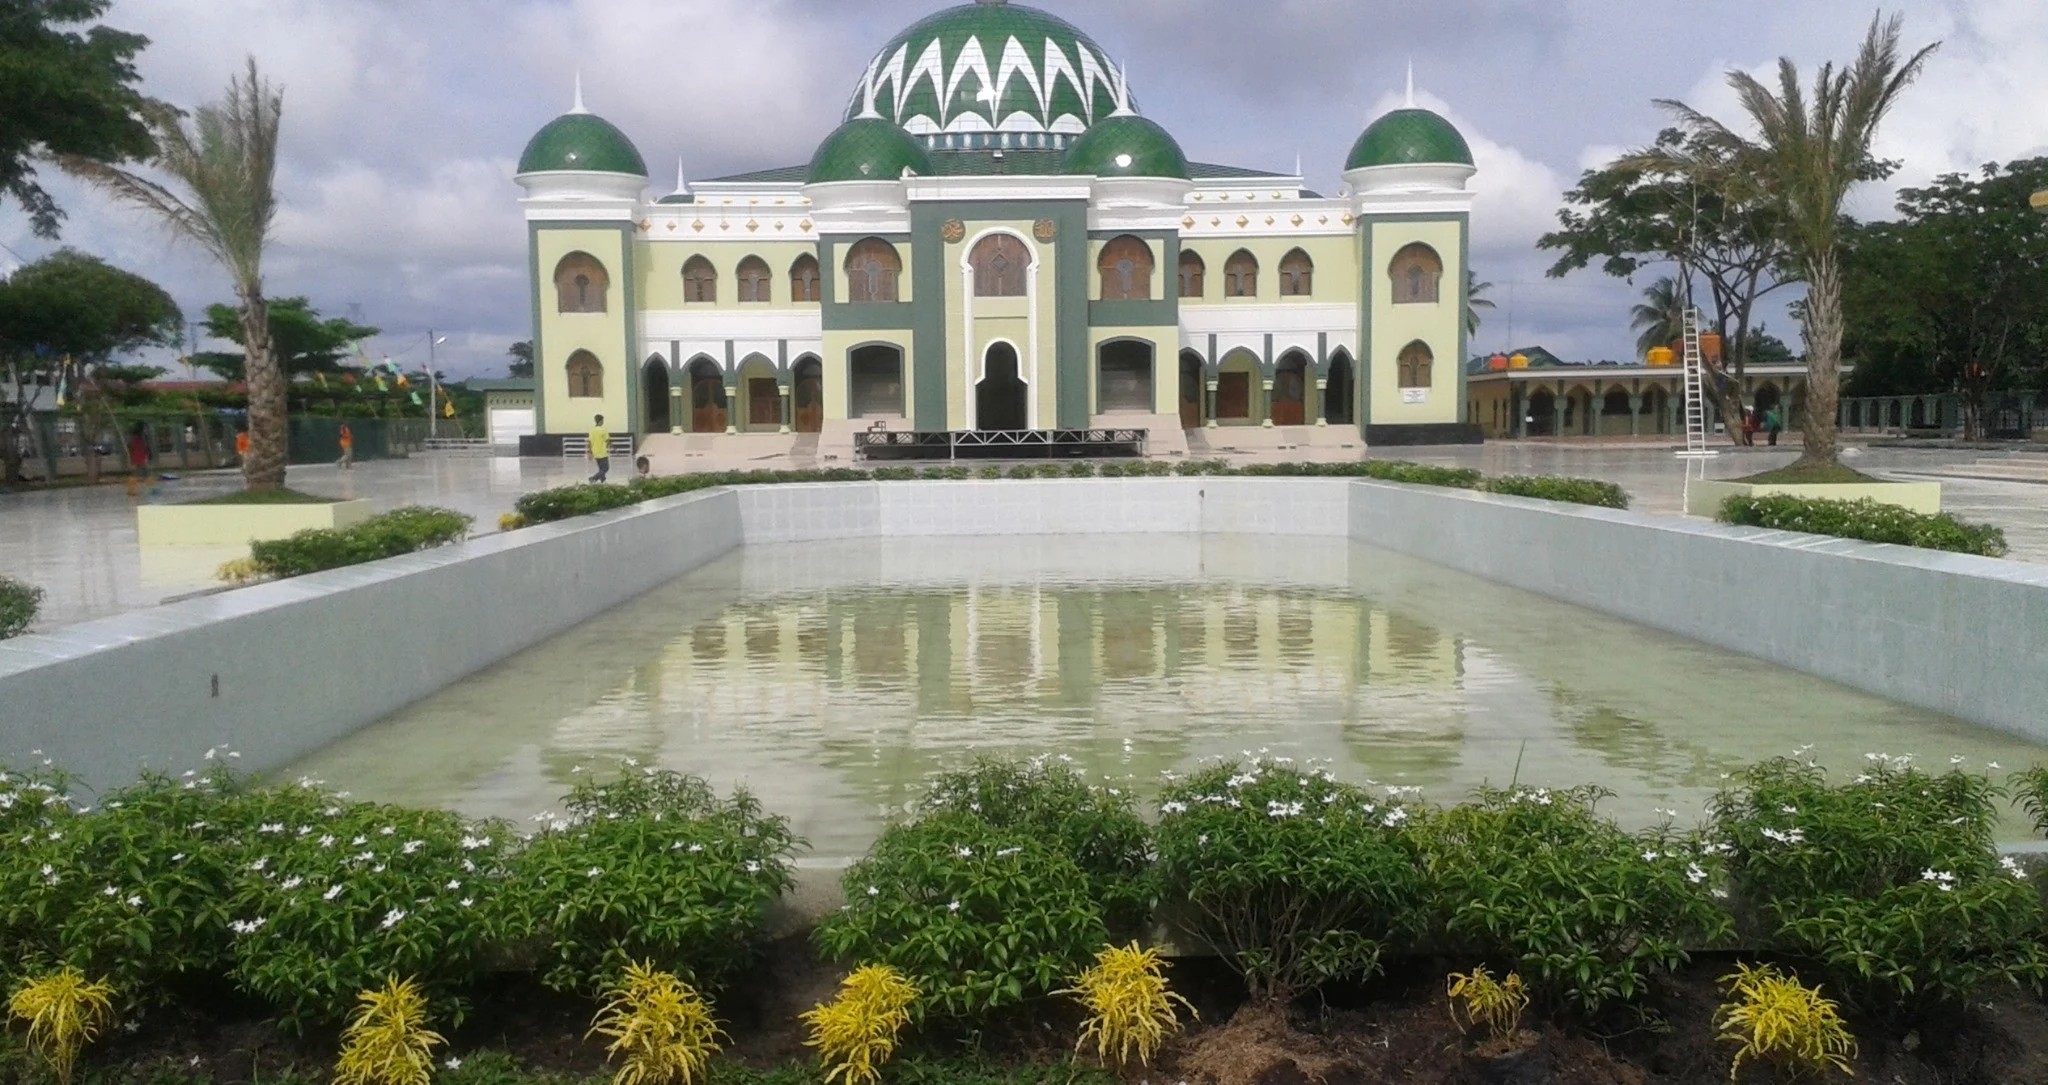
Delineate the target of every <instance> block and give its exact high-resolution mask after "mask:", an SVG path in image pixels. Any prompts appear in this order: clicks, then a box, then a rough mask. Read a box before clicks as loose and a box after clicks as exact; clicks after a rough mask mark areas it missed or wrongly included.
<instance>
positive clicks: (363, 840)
mask: <svg viewBox="0 0 2048 1085" xmlns="http://www.w3.org/2000/svg"><path fill="white" fill-rule="evenodd" d="M369 842H370V838H369V837H367V836H359V837H356V838H355V839H354V840H351V841H349V846H350V847H356V848H360V847H362V846H363V845H364V844H367V843H369Z"/></svg>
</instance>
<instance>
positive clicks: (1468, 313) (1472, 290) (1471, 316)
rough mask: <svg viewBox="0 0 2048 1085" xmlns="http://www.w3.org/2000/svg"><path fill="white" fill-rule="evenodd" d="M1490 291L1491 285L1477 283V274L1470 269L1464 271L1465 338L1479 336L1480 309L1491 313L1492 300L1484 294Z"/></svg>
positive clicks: (1492, 307)
mask: <svg viewBox="0 0 2048 1085" xmlns="http://www.w3.org/2000/svg"><path fill="white" fill-rule="evenodd" d="M1491 289H1493V284H1492V283H1482V282H1480V281H1479V273H1478V272H1476V271H1473V270H1471V269H1470V268H1467V269H1466V270H1465V334H1466V335H1467V336H1473V335H1478V334H1479V311H1480V310H1481V309H1484V310H1486V311H1487V312H1489V313H1490V312H1492V311H1493V309H1494V305H1493V299H1492V298H1489V297H1487V296H1486V292H1487V291H1489V290H1491Z"/></svg>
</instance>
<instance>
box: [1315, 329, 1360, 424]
mask: <svg viewBox="0 0 2048 1085" xmlns="http://www.w3.org/2000/svg"><path fill="white" fill-rule="evenodd" d="M1356 398H1358V389H1357V386H1356V385H1355V384H1354V383H1353V379H1352V370H1351V354H1350V352H1349V351H1346V350H1344V349H1343V348H1341V347H1340V348H1338V350H1337V352H1336V353H1334V354H1332V355H1330V377H1329V380H1328V382H1327V386H1326V388H1325V390H1324V392H1323V417H1324V418H1327V419H1329V420H1330V424H1331V425H1333V426H1348V425H1350V424H1351V421H1352V415H1351V403H1352V401H1353V400H1354V399H1356Z"/></svg>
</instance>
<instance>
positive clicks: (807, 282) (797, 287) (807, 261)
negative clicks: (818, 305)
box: [789, 253, 818, 301]
mask: <svg viewBox="0 0 2048 1085" xmlns="http://www.w3.org/2000/svg"><path fill="white" fill-rule="evenodd" d="M789 300H791V301H817V300H818V258H817V257H815V256H812V255H811V254H810V253H805V254H803V255H802V256H799V257H797V258H796V263H794V264H791V265H789Z"/></svg>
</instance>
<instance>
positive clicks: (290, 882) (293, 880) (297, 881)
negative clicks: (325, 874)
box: [279, 874, 306, 889]
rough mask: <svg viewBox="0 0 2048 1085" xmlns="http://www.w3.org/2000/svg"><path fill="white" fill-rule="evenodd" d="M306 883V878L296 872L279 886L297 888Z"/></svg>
mask: <svg viewBox="0 0 2048 1085" xmlns="http://www.w3.org/2000/svg"><path fill="white" fill-rule="evenodd" d="M304 884H306V879H304V878H301V877H299V876H298V875H297V874H294V875H292V876H291V877H289V878H286V879H285V880H284V882H283V884H282V885H281V886H280V887H279V888H282V889H297V888H298V887H299V886H301V885H304Z"/></svg>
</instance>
